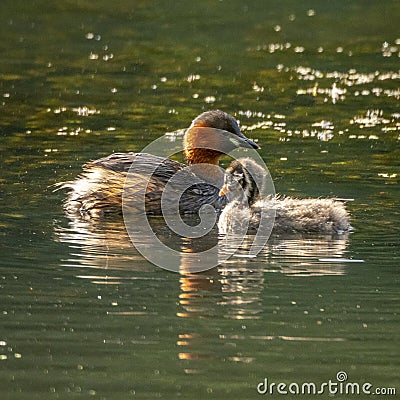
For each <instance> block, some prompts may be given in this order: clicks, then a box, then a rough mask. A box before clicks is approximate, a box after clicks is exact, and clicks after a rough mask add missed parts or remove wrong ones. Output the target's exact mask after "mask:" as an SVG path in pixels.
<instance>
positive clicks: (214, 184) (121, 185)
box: [59, 110, 258, 218]
mask: <svg viewBox="0 0 400 400" xmlns="http://www.w3.org/2000/svg"><path fill="white" fill-rule="evenodd" d="M183 143H184V154H185V157H186V160H187V164H188V165H199V164H209V166H208V167H207V168H205V167H204V168H203V169H202V170H201V171H200V172H199V174H197V172H196V173H194V172H193V170H192V171H187V170H184V168H185V167H187V165H186V164H181V163H179V162H177V161H174V160H170V159H167V158H163V157H159V156H156V155H153V154H147V153H115V154H111V155H110V156H108V157H104V158H100V159H98V160H95V161H91V162H89V163H87V164H85V165H84V167H83V172H82V173H81V175H80V176H79V177H78V178H77V179H75V180H73V181H69V182H64V183H60V184H59V187H60V188H66V189H70V192H69V194H68V197H67V200H66V202H65V208H66V210H67V212H68V213H71V214H76V215H81V216H83V217H87V218H89V217H93V216H99V215H103V214H110V213H111V214H115V213H121V211H122V194H123V190H128V191H129V192H128V194H129V198H130V200H132V201H136V199H137V202H138V203H140V205H142V204H141V203H142V199H143V196H144V197H145V206H146V212H147V213H150V214H160V213H161V196H162V194H163V191H164V189H165V186H166V184H167V183H168V182H169V181H170V179H171V178H172V177H173V176H174V175H175V174H177V173H180V175H179V179H177V180H176V181H175V182H174V186H173V188H172V189H173V190H172V191H173V192H177V193H179V194H182V197H181V198H180V199H179V209H180V211H181V212H182V213H197V212H198V211H199V209H200V207H201V206H202V205H204V204H211V205H213V206H214V207H215V208H216V209H221V208H222V207H223V206H224V205H225V204H226V198H221V197H219V196H218V190H219V187H220V186H221V184H222V182H221V180H222V174H221V172H219V169H218V168H217V166H218V161H219V159H220V157H221V156H222V155H223V154H228V153H229V152H230V151H232V150H234V149H236V148H239V147H244V148H251V149H257V148H258V145H257V144H256V143H254V142H253V141H251V140H250V139H248V138H247V137H246V136H245V135H244V134H243V133H242V132H241V131H240V128H239V126H238V123H237V121H236V120H235V118H233V117H232V116H231V115H229V114H227V113H225V112H223V111H220V110H213V111H206V112H204V113H202V114H200V115H199V116H197V117H196V118H195V119H194V120H193V122H192V124H191V125H190V127H189V128H188V129H187V130H186V132H185V135H184V142H183ZM212 167H214V168H212ZM199 170H200V168H199ZM196 171H197V170H196ZM128 172H129V174H128ZM127 176H128V179H127ZM163 201H164V200H163ZM174 201H175V199H173V200H171V202H174ZM163 211H164V204H163Z"/></svg>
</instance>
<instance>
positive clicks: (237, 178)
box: [233, 173, 243, 182]
mask: <svg viewBox="0 0 400 400" xmlns="http://www.w3.org/2000/svg"><path fill="white" fill-rule="evenodd" d="M233 178H234V179H235V181H237V182H239V181H240V180H241V179H242V178H243V174H240V173H235V174H234V175H233Z"/></svg>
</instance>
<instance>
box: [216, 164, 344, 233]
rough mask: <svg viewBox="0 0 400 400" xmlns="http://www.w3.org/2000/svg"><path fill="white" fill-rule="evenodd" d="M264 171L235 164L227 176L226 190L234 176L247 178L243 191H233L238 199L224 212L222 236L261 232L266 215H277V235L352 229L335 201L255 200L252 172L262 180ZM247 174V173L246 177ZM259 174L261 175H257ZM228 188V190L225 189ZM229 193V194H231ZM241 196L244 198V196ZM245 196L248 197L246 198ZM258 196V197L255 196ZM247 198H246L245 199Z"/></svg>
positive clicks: (220, 220)
mask: <svg viewBox="0 0 400 400" xmlns="http://www.w3.org/2000/svg"><path fill="white" fill-rule="evenodd" d="M260 168H261V167H260V166H259V165H257V164H256V163H255V162H254V161H253V160H250V159H244V160H243V159H239V160H235V161H234V162H233V163H232V164H231V165H230V166H229V167H228V168H227V172H226V174H225V186H226V181H227V179H228V180H229V179H230V177H229V176H228V178H227V175H228V174H230V176H231V177H232V176H235V175H236V176H240V175H241V174H242V175H243V179H242V180H241V181H239V180H238V181H237V183H238V182H240V184H241V187H242V189H243V190H242V191H237V190H236V191H235V190H231V192H232V194H233V195H234V199H233V201H232V202H230V203H229V204H228V205H227V206H226V207H225V208H224V210H223V211H222V214H221V216H220V219H219V221H218V228H219V231H220V232H221V233H229V232H233V233H234V232H240V233H243V232H245V231H246V227H248V229H250V230H255V229H258V228H259V225H260V219H261V215H262V213H269V215H270V214H271V212H275V223H274V227H273V231H274V232H275V233H281V232H288V233H294V232H304V233H325V234H326V233H343V232H346V231H349V230H351V229H352V227H351V225H350V222H349V213H348V212H347V210H346V208H345V204H344V202H343V201H337V200H335V199H332V198H316V199H315V198H314V199H313V198H308V199H296V198H292V197H279V196H276V197H274V198H270V197H269V198H264V199H260V198H259V197H258V198H252V197H251V195H252V194H253V195H255V196H256V195H257V191H252V190H251V188H250V187H251V185H254V182H252V180H251V179H250V178H249V174H248V172H249V171H252V175H254V174H256V175H257V176H262V177H263V179H265V173H264V175H262V174H261V171H260V170H259V169H260ZM246 170H247V173H246ZM255 171H257V172H255ZM225 186H224V187H225ZM228 191H229V190H228ZM240 193H241V195H240ZM243 193H244V194H245V196H243ZM254 193H255V194H254ZM243 197H244V198H243Z"/></svg>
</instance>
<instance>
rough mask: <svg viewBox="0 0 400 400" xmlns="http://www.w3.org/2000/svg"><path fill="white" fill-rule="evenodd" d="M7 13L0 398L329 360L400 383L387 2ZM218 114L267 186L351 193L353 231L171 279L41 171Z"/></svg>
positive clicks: (244, 382)
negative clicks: (82, 212)
mask: <svg viewBox="0 0 400 400" xmlns="http://www.w3.org/2000/svg"><path fill="white" fill-rule="evenodd" d="M0 22H1V23H0V35H1V39H2V40H1V41H0V49H1V51H2V54H3V57H2V62H1V64H0V109H1V122H0V135H1V143H2V144H1V149H2V152H1V157H2V162H3V168H2V169H1V175H0V179H1V184H2V186H1V197H2V199H3V205H2V209H1V213H0V215H1V219H0V227H1V239H0V240H1V246H2V257H1V260H0V268H1V271H0V277H1V286H0V287H1V291H0V296H1V310H0V315H1V325H0V365H1V370H0V385H1V388H2V389H1V393H2V398H5V399H18V400H19V399H26V398H29V399H47V398H48V399H53V398H60V399H69V398H73V397H74V398H76V397H82V398H89V397H91V396H93V397H95V398H96V397H97V398H102V399H127V398H140V399H154V398H166V399H176V398H187V399H189V398H198V399H204V398H216V399H228V398H235V399H252V398H258V397H260V395H259V394H257V391H256V387H257V384H258V383H259V382H261V381H262V380H263V379H264V378H265V377H268V378H269V379H270V380H272V381H275V382H286V383H289V382H304V381H315V382H316V383H320V382H324V381H327V380H329V379H334V378H335V377H336V373H337V372H338V371H346V372H347V374H348V376H349V381H352V382H365V381H369V382H371V383H372V384H373V385H374V387H395V386H396V385H397V390H398V391H399V390H400V387H398V376H399V372H400V369H399V361H398V360H399V350H398V349H399V345H398V343H399V328H400V321H399V274H398V267H399V233H400V231H399V211H398V209H399V201H398V199H399V194H400V193H399V184H398V183H399V155H400V150H399V138H400V109H399V98H400V93H399V79H400V69H399V65H400V64H399V56H400V33H399V31H398V28H397V27H398V26H400V4H399V3H398V2H396V1H394V0H393V1H391V0H388V1H385V2H380V1H365V0H363V1H361V0H353V1H350V2H349V1H341V0H338V1H335V2H328V3H327V2H325V3H322V2H317V1H302V2H298V1H290V0H286V1H283V2H272V1H252V2H247V3H243V2H241V1H229V2H228V1H214V0H207V1H203V2H199V3H198V4H196V3H193V2H187V1H183V0H182V1H178V2H174V4H173V5H171V4H169V3H168V4H167V3H166V2H162V1H135V2H134V3H132V2H130V1H126V0H119V1H115V2H113V5H112V6H110V4H109V2H106V1H97V2H96V3H93V2H90V1H83V0H82V1H64V2H50V1H47V0H35V1H31V2H23V1H13V2H11V1H8V0H6V1H3V2H2V3H1V5H0ZM212 108H221V109H223V110H225V111H227V112H230V113H232V114H234V115H235V116H236V117H237V118H238V119H239V120H240V123H241V126H242V128H243V130H244V131H245V133H246V134H247V135H248V136H249V137H252V138H254V139H257V140H258V143H259V144H260V145H261V147H262V148H261V150H260V154H261V156H262V157H263V159H264V160H265V162H266V164H267V165H268V168H269V170H270V172H271V174H272V176H273V179H274V183H275V187H276V190H277V192H279V193H282V194H286V195H293V196H299V197H309V196H314V197H318V196H338V197H344V198H354V201H353V202H351V203H349V205H348V208H349V211H350V213H351V215H352V225H353V226H354V227H355V231H354V232H352V233H351V234H349V235H345V236H343V235H342V236H336V237H332V236H318V235H311V236H310V235H308V236H307V235H306V236H304V235H303V236H302V235H296V236H284V237H277V236H274V237H272V238H271V239H270V241H269V242H268V243H267V245H266V247H265V248H264V249H263V251H262V252H261V253H260V254H259V255H258V256H257V257H256V258H246V257H240V254H244V253H245V252H246V251H245V250H246V245H247V243H246V242H245V243H244V244H243V247H242V249H241V251H240V252H239V253H240V254H239V256H236V257H232V258H231V259H230V260H229V261H227V262H226V263H224V264H222V265H220V266H219V267H217V268H214V269H212V270H210V271H206V272H203V273H201V274H190V273H185V272H184V271H182V274H180V275H178V274H175V273H170V272H167V271H164V270H162V269H160V268H158V267H155V266H153V265H151V264H150V263H148V262H147V261H146V260H145V259H144V258H143V257H142V256H141V255H140V254H139V253H138V252H137V251H136V250H135V248H134V247H133V246H132V245H131V243H130V241H129V239H128V237H127V236H126V233H125V229H124V225H123V221H122V220H118V219H115V220H111V221H103V222H101V223H98V224H92V223H89V222H87V221H81V220H74V219H72V220H71V219H68V218H66V216H65V215H64V212H63V209H62V200H63V197H64V194H63V193H61V192H53V191H52V189H53V188H52V187H51V185H53V184H55V183H56V182H59V181H64V180H68V179H73V178H74V177H75V176H76V175H77V174H78V173H79V171H80V170H81V165H82V164H83V163H84V162H85V161H87V160H90V159H95V158H98V157H101V156H104V155H107V154H110V153H111V152H114V151H140V150H141V149H142V148H143V147H144V146H146V145H147V144H149V143H150V142H151V141H152V140H154V139H156V138H157V137H159V136H160V135H162V134H164V133H165V132H166V131H174V130H177V129H182V128H185V127H186V126H188V125H189V123H190V121H191V119H192V118H193V117H194V116H196V115H197V114H199V113H200V112H202V111H203V110H207V109H212ZM227 163H228V160H225V161H224V166H226V165H227ZM248 240H249V241H250V240H251V237H249V238H248ZM179 245H181V246H182V248H183V249H186V250H190V249H191V246H192V244H191V243H190V242H187V241H185V240H182V243H180V244H179ZM357 261H358V262H357ZM277 397H279V396H278V395H277ZM360 397H361V398H362V397H363V396H360ZM338 398H341V397H340V396H338ZM342 398H345V397H342Z"/></svg>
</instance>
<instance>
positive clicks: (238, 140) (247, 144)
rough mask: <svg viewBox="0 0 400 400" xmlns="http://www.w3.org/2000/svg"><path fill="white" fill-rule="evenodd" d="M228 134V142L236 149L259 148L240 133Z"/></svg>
mask: <svg viewBox="0 0 400 400" xmlns="http://www.w3.org/2000/svg"><path fill="white" fill-rule="evenodd" d="M228 134H229V141H230V142H231V143H232V144H233V145H234V146H235V147H236V148H237V147H243V148H245V149H259V148H260V146H259V145H258V144H257V143H256V142H253V141H252V140H251V139H249V138H248V137H247V136H246V135H244V134H243V133H242V132H240V131H239V132H238V133H237V134H236V135H233V134H231V133H230V132H228Z"/></svg>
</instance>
